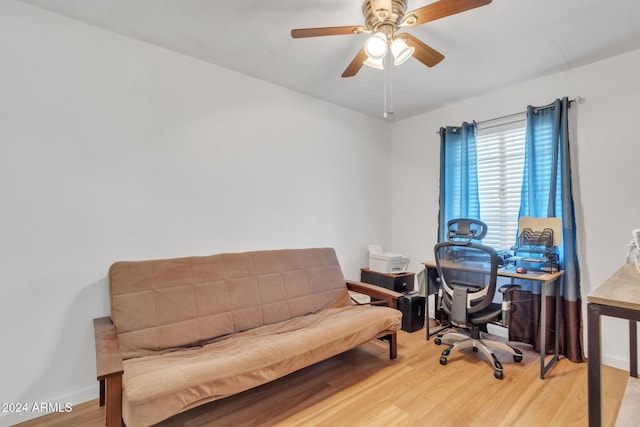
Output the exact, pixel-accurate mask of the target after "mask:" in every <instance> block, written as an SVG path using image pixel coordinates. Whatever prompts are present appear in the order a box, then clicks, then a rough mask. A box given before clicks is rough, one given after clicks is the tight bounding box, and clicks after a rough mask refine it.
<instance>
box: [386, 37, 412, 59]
mask: <svg viewBox="0 0 640 427" xmlns="http://www.w3.org/2000/svg"><path fill="white" fill-rule="evenodd" d="M414 51H415V48H413V47H409V45H407V43H406V42H405V41H404V40H402V39H395V40H394V41H393V43H391V53H392V54H393V64H394V65H400V64H402V63H403V62H404V61H406V60H407V59H409V58H410V57H411V55H413V52H414Z"/></svg>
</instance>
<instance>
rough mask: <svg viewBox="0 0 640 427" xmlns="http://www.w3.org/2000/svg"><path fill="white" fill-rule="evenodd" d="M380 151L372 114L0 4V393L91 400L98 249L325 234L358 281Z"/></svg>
mask: <svg viewBox="0 0 640 427" xmlns="http://www.w3.org/2000/svg"><path fill="white" fill-rule="evenodd" d="M389 156H390V149H389V125H388V124H386V123H384V122H382V121H379V120H375V119H371V118H368V117H366V116H364V115H360V114H357V113H354V112H351V111H348V110H345V109H342V108H340V107H336V106H333V105H330V104H327V103H324V102H321V101H318V100H315V99H312V98H309V97H306V96H304V95H300V94H298V93H295V92H291V91H289V90H285V89H282V88H280V87H276V86H273V85H270V84H267V83H264V82H261V81H258V80H255V79H252V78H249V77H246V76H243V75H240V74H237V73H234V72H231V71H228V70H225V69H222V68H219V67H215V66H211V65H209V64H206V63H203V62H200V61H197V60H194V59H191V58H188V57H184V56H181V55H178V54H175V53H173V52H169V51H165V50H162V49H158V48H155V47H153V46H150V45H147V44H144V43H141V42H137V41H134V40H131V39H128V38H124V37H120V36H117V35H115V34H112V33H109V32H105V31H102V30H99V29H97V28H94V27H91V26H88V25H84V24H81V23H78V22H75V21H73V20H69V19H66V18H63V17H61V16H58V15H55V14H52V13H49V12H45V11H42V10H39V9H36V8H32V7H30V6H27V5H24V4H22V3H17V2H14V1H8V0H5V1H2V2H0V194H1V197H2V209H1V210H0V260H1V261H0V262H1V263H2V268H1V269H0V282H1V284H0V325H1V326H2V332H3V333H2V339H1V341H0V342H1V344H0V345H1V347H0V402H26V403H28V404H29V406H30V407H31V405H33V404H34V403H39V402H60V403H66V402H70V403H74V404H75V403H79V402H83V401H87V400H90V399H93V398H96V397H97V395H98V383H97V382H96V381H95V358H94V357H95V356H94V347H93V345H94V343H93V335H92V334H93V332H92V323H91V322H92V318H94V317H100V316H104V315H107V314H108V313H109V303H108V290H107V279H106V274H107V269H108V267H109V265H110V264H111V263H113V262H114V261H118V260H132V259H150V258H161V257H174V256H187V255H208V254H213V253H219V252H232V251H246V250H257V249H274V248H290V247H314V246H332V247H335V248H336V250H337V253H338V257H339V258H340V261H341V265H342V267H343V270H344V273H345V276H347V277H348V278H351V279H357V278H359V268H360V267H363V266H366V265H367V245H368V244H369V243H372V242H379V243H381V244H383V245H385V246H388V245H389V244H390V241H391V238H390V223H391V212H390V208H389V207H388V206H389V204H388V201H389V199H390V197H391V196H390V182H391V178H390V165H389ZM39 415H42V414H40V413H31V412H30V411H29V412H28V413H22V414H7V413H0V425H9V424H12V423H16V422H18V421H21V420H24V419H28V418H33V417H36V416H39Z"/></svg>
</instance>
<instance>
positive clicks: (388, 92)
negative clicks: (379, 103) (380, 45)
mask: <svg viewBox="0 0 640 427" xmlns="http://www.w3.org/2000/svg"><path fill="white" fill-rule="evenodd" d="M393 68H394V65H393V56H391V52H387V56H386V57H385V58H384V113H383V116H384V117H385V118H387V117H389V116H391V115H392V114H393Z"/></svg>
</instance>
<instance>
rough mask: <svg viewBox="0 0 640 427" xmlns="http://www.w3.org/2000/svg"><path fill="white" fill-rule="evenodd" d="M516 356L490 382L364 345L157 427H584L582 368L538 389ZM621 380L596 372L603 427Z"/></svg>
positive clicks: (462, 367)
mask: <svg viewBox="0 0 640 427" xmlns="http://www.w3.org/2000/svg"><path fill="white" fill-rule="evenodd" d="M516 346H517V347H519V348H520V349H521V350H523V351H524V360H523V362H522V363H515V362H514V361H513V359H512V358H511V356H509V355H508V354H506V353H502V352H497V353H496V355H497V356H498V358H499V359H500V360H501V362H502V364H503V366H504V370H505V378H504V379H503V380H497V379H495V378H494V377H493V369H492V368H491V366H490V365H489V363H488V362H486V361H485V360H484V358H483V357H482V356H479V355H478V354H474V353H472V352H470V351H469V352H463V353H454V354H452V355H451V356H449V363H448V365H447V366H441V365H440V364H439V354H440V352H441V351H442V349H443V347H442V346H437V345H435V344H434V343H433V341H432V340H431V341H426V340H425V338H424V330H421V331H418V332H414V333H411V334H409V333H405V332H400V335H399V337H398V354H399V356H398V358H397V359H396V360H389V358H388V347H387V346H386V345H384V344H382V343H378V342H371V343H368V344H365V345H363V346H360V347H358V348H356V349H354V350H351V351H348V352H346V353H343V354H341V355H339V356H336V357H334V358H331V359H329V360H326V361H324V362H321V363H319V364H317V365H314V366H311V367H309V368H306V369H303V370H301V371H298V372H296V373H294V374H291V375H289V376H287V377H285V378H282V379H279V380H276V381H274V382H272V383H269V384H266V385H264V386H262V387H258V388H256V389H253V390H249V391H247V392H244V393H242V394H239V395H236V396H232V397H229V398H226V399H222V400H220V401H216V402H212V403H210V404H207V405H204V406H201V407H199V408H196V409H194V410H192V411H189V412H187V413H184V414H180V415H178V416H175V417H173V418H171V419H169V420H167V421H165V422H163V423H162V424H161V426H163V427H197V426H233V427H236V426H276V425H279V426H380V427H388V426H420V427H423V426H437V427H440V426H491V427H494V426H518V427H520V426H536V427H538V426H563V427H565V426H587V425H588V419H587V364H586V363H579V364H578V363H572V362H570V361H568V360H567V359H564V358H561V359H560V361H559V362H558V363H557V364H556V366H555V367H554V368H553V369H552V370H551V371H550V372H549V373H548V374H547V378H546V379H544V380H541V379H540V378H539V373H540V371H539V370H540V364H539V355H538V353H535V352H533V351H532V350H531V348H530V347H529V346H527V345H524V344H519V343H516ZM627 379H628V373H627V372H625V371H621V370H618V369H614V368H609V367H603V369H602V382H603V396H604V398H603V414H604V415H603V421H604V422H603V425H604V426H613V425H614V424H615V417H616V415H617V412H618V408H619V406H620V402H621V401H622V396H623V394H624V390H625V386H626V384H627ZM97 387H98V385H97V383H96V388H97ZM102 417H103V410H102V409H101V408H99V406H98V402H97V400H96V401H91V402H87V403H84V404H82V405H77V406H76V407H74V409H73V411H72V412H70V413H61V414H53V415H49V416H46V417H42V418H39V419H36V420H32V421H29V422H27V423H23V424H20V426H21V427H31V426H42V427H62V426H83V427H84V426H87V427H92V426H102V425H103V421H102V419H103V418H102Z"/></svg>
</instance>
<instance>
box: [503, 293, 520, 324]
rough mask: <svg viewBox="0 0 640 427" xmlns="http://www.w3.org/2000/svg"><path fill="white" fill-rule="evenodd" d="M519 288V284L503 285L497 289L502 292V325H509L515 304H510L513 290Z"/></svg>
mask: <svg viewBox="0 0 640 427" xmlns="http://www.w3.org/2000/svg"><path fill="white" fill-rule="evenodd" d="M518 289H520V285H503V286H500V288H499V289H498V290H499V291H500V293H501V294H502V326H509V321H510V320H511V313H512V312H514V311H515V306H512V305H511V298H512V296H513V295H512V294H513V291H516V290H518Z"/></svg>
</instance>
